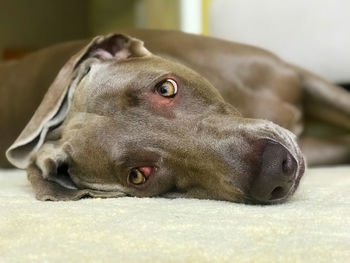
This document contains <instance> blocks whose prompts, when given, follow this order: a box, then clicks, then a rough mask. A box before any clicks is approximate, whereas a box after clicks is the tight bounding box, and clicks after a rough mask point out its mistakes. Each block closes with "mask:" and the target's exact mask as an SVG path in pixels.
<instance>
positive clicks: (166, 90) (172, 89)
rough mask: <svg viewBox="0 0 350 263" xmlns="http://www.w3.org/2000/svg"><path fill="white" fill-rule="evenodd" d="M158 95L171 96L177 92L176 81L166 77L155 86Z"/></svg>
mask: <svg viewBox="0 0 350 263" xmlns="http://www.w3.org/2000/svg"><path fill="white" fill-rule="evenodd" d="M157 92H158V93H159V95H161V96H163V97H166V98H173V97H174V96H175V95H176V93H177V83H176V82H175V81H174V80H172V79H167V80H166V81H164V82H162V83H161V84H160V85H159V86H158V87H157Z"/></svg>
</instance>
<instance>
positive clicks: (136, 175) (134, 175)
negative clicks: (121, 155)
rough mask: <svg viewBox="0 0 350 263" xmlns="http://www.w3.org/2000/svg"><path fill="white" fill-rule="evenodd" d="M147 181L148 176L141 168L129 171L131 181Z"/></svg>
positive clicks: (136, 182)
mask: <svg viewBox="0 0 350 263" xmlns="http://www.w3.org/2000/svg"><path fill="white" fill-rule="evenodd" d="M145 181H146V177H145V175H144V174H143V172H141V171H140V170H139V169H133V170H131V171H130V173H129V182H131V183H133V184H142V183H144V182H145Z"/></svg>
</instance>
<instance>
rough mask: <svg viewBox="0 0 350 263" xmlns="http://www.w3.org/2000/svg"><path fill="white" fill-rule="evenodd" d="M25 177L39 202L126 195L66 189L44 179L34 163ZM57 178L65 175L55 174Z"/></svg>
mask: <svg viewBox="0 0 350 263" xmlns="http://www.w3.org/2000/svg"><path fill="white" fill-rule="evenodd" d="M27 175H28V180H29V181H30V183H31V184H32V187H33V189H34V192H35V197H36V198H37V199H38V200H41V201H69V200H79V199H81V198H84V197H96V198H110V197H122V196H126V194H124V193H121V192H104V191H97V190H91V189H77V188H73V187H67V186H64V185H62V184H60V183H58V182H55V181H51V180H47V179H44V178H43V177H42V174H41V171H40V169H39V168H38V167H37V166H36V165H35V164H34V163H32V164H30V165H29V166H28V168H27ZM57 176H58V177H60V176H62V177H64V176H66V175H64V174H57ZM63 180H64V179H63Z"/></svg>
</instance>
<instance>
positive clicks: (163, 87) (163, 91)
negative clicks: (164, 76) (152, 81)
mask: <svg viewBox="0 0 350 263" xmlns="http://www.w3.org/2000/svg"><path fill="white" fill-rule="evenodd" d="M168 91H169V88H168V87H167V86H165V85H163V86H161V87H160V93H162V94H167V93H168Z"/></svg>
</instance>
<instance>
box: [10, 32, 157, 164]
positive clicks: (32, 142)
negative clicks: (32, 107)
mask: <svg viewBox="0 0 350 263" xmlns="http://www.w3.org/2000/svg"><path fill="white" fill-rule="evenodd" d="M149 54H150V53H149V51H148V50H147V49H146V48H144V47H143V42H142V41H139V40H137V39H134V38H131V37H128V36H125V35H120V34H112V35H107V36H99V37H96V38H94V39H93V40H92V41H91V42H90V43H89V44H88V45H87V46H86V47H85V48H83V49H82V50H81V51H80V52H78V53H77V54H76V55H74V56H73V57H72V58H71V59H70V60H69V61H68V62H67V63H66V64H65V65H64V66H63V68H62V69H61V70H60V72H59V73H58V75H57V77H56V79H55V80H54V82H53V83H52V84H51V86H50V88H49V89H48V91H47V93H46V94H45V96H44V98H43V100H42V102H41V104H40V105H39V107H38V109H37V110H36V112H35V113H34V115H33V116H32V118H31V120H30V121H29V123H28V124H27V126H26V127H25V128H24V130H23V131H22V133H21V134H20V135H19V137H18V138H17V140H16V141H15V142H14V143H13V144H12V145H11V146H10V148H9V149H8V150H7V152H6V156H7V159H8V160H9V161H10V162H11V163H12V164H13V165H15V166H16V167H18V168H22V169H24V168H26V167H27V166H28V165H29V163H30V158H31V156H32V155H33V153H35V152H37V151H38V149H39V148H40V147H41V146H42V144H43V143H44V141H45V138H46V136H47V133H48V132H49V131H50V130H52V129H53V128H57V127H58V126H59V125H60V124H61V123H62V122H63V121H64V119H65V117H66V115H67V113H68V111H69V108H70V104H71V100H72V97H73V93H74V89H75V87H76V86H77V84H78V83H79V80H81V78H82V77H81V76H80V78H78V76H79V74H78V73H80V75H81V74H88V69H87V70H80V71H83V72H79V65H81V64H82V63H84V61H85V60H86V59H88V58H90V57H94V58H97V59H99V60H112V59H113V60H123V59H128V58H130V57H141V56H146V55H149Z"/></svg>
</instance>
